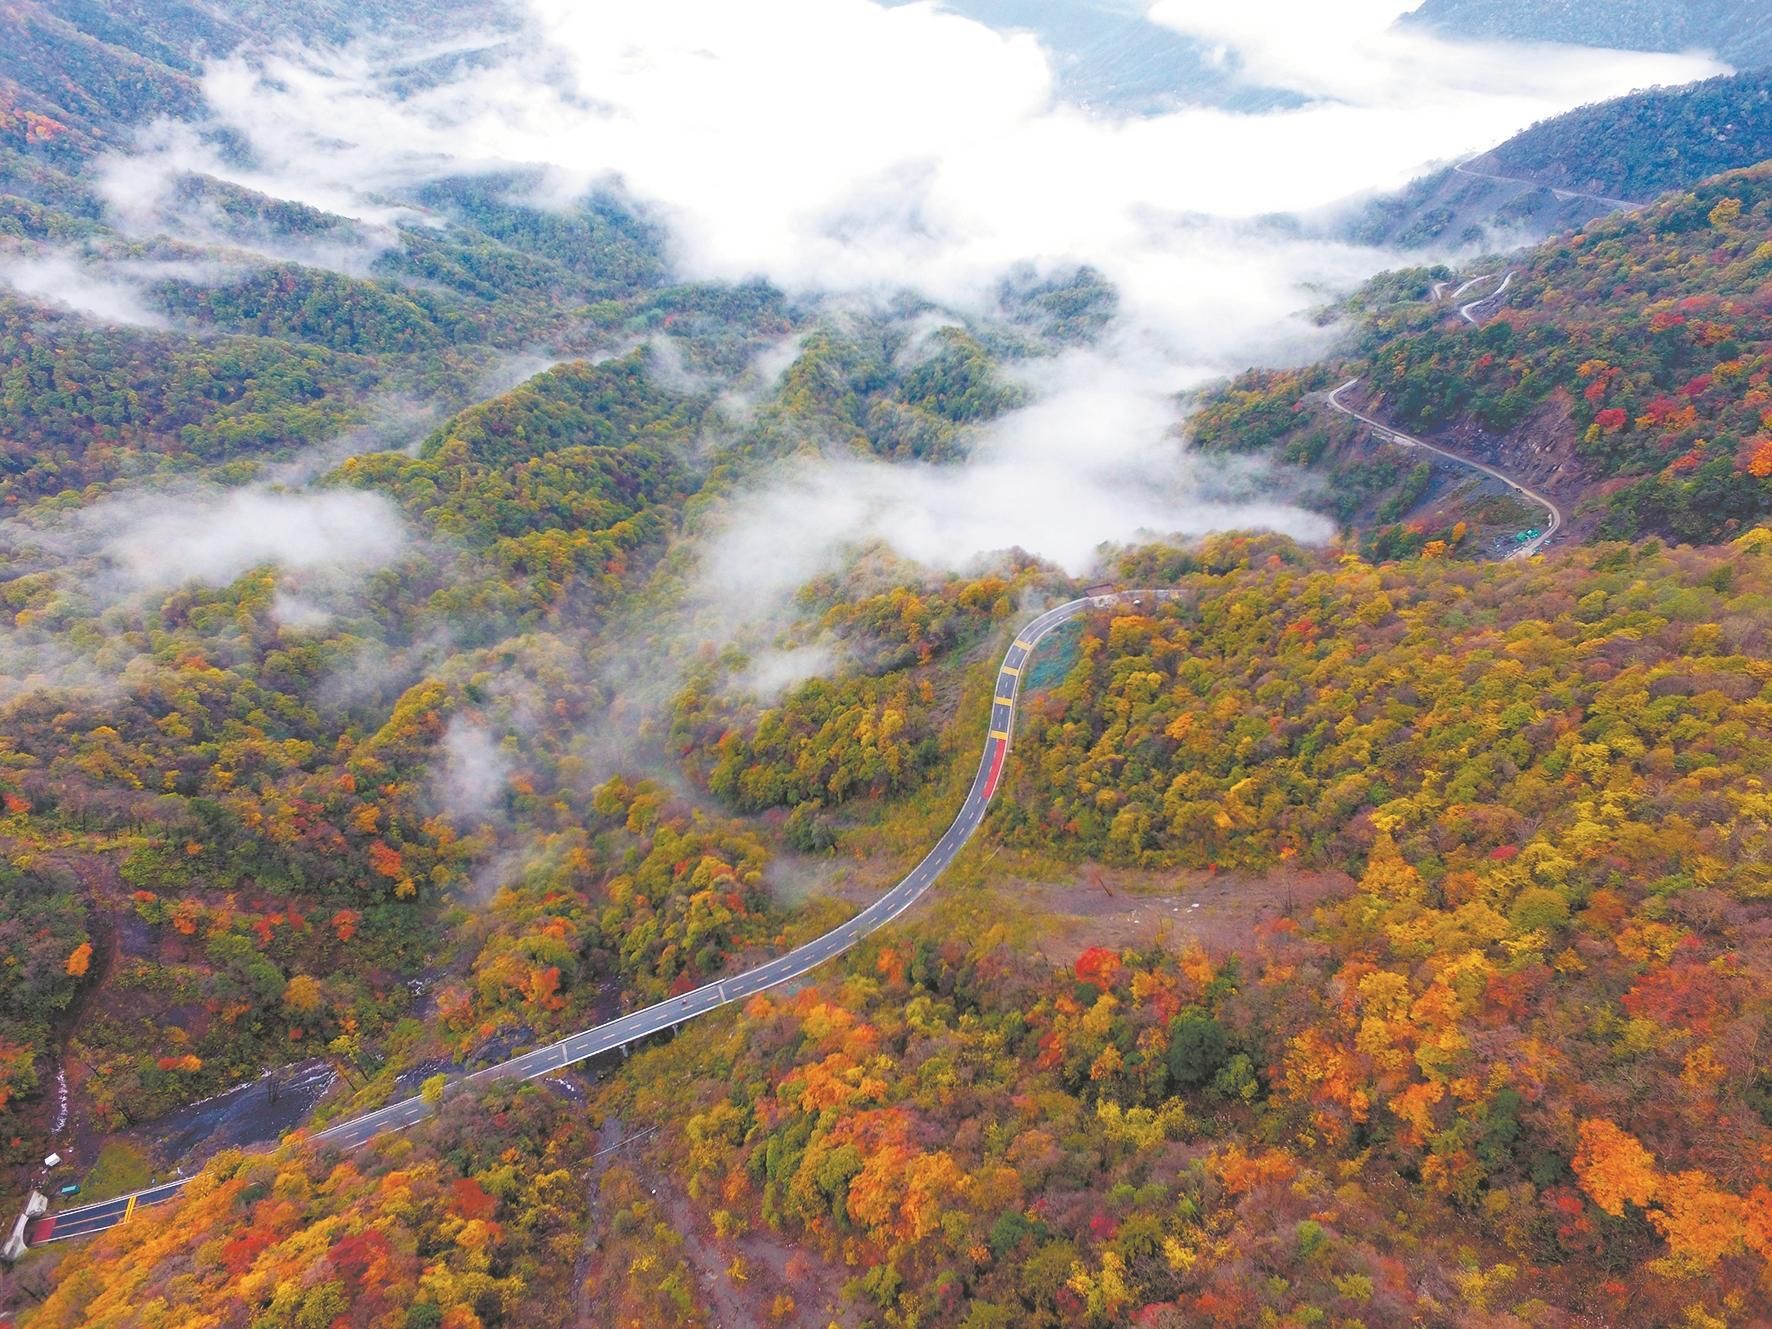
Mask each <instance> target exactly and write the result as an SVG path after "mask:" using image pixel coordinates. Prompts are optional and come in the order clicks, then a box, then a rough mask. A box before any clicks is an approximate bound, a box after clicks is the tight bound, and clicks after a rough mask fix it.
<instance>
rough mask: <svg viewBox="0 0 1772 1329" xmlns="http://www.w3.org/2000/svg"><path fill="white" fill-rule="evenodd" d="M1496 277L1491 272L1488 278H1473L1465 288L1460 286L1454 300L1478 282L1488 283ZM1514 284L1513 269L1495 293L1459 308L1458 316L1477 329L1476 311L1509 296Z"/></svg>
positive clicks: (1508, 272) (1491, 292) (1502, 280)
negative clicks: (1508, 290)
mask: <svg viewBox="0 0 1772 1329" xmlns="http://www.w3.org/2000/svg"><path fill="white" fill-rule="evenodd" d="M1494 275H1495V274H1494V273H1493V272H1491V273H1489V274H1488V275H1487V276H1484V277H1472V278H1471V279H1470V280H1469V281H1467V282H1466V283H1465V284H1464V285H1463V286H1460V287H1459V288H1458V289H1457V290H1456V291H1454V292H1453V293H1452V298H1453V299H1454V300H1456V299H1457V298H1458V297H1459V296H1461V295H1463V294H1464V293H1465V292H1466V291H1468V290H1469V289H1470V288H1471V287H1473V286H1475V285H1476V284H1477V283H1478V282H1480V281H1488V280H1489V278H1490V277H1493V276H1494ZM1513 284H1514V270H1513V269H1512V268H1509V269H1508V270H1507V272H1506V273H1505V274H1504V275H1503V276H1502V278H1501V285H1499V286H1497V287H1496V288H1495V289H1494V290H1493V291H1490V292H1489V294H1488V295H1485V296H1482V297H1480V298H1478V299H1476V300H1472V301H1471V302H1470V303H1469V304H1463V305H1460V306H1458V316H1459V317H1460V318H1462V319H1463V320H1464V321H1465V322H1466V323H1469V324H1470V325H1471V326H1472V327H1475V326H1476V325H1477V314H1476V311H1477V310H1478V309H1480V308H1481V307H1482V306H1484V305H1486V304H1488V303H1489V302H1490V301H1491V300H1499V299H1501V297H1502V296H1503V295H1505V294H1507V288H1508V287H1510V286H1512V285H1513Z"/></svg>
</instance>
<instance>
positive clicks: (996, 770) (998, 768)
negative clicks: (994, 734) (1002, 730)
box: [984, 738, 1009, 802]
mask: <svg viewBox="0 0 1772 1329" xmlns="http://www.w3.org/2000/svg"><path fill="white" fill-rule="evenodd" d="M991 741H992V742H993V743H995V744H996V745H997V751H996V753H995V754H994V755H993V756H992V757H991V773H990V774H989V775H987V776H986V777H985V781H984V796H985V800H986V801H987V802H988V801H989V800H990V796H991V795H992V794H994V793H996V792H997V777H998V776H999V775H1001V774H1002V773H1003V756H1004V754H1005V753H1007V752H1008V751H1009V744H1008V742H1007V741H1005V740H1004V739H1001V738H994V739H992V740H991Z"/></svg>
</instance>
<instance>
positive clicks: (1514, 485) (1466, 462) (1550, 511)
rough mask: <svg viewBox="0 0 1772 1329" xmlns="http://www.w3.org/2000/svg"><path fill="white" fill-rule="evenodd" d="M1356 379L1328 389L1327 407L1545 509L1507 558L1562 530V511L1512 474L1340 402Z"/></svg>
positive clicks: (1526, 553)
mask: <svg viewBox="0 0 1772 1329" xmlns="http://www.w3.org/2000/svg"><path fill="white" fill-rule="evenodd" d="M1359 381H1360V380H1359V379H1357V378H1350V379H1349V380H1348V381H1347V382H1345V383H1343V384H1342V385H1341V386H1340V387H1339V388H1337V389H1335V391H1334V392H1331V393H1330V394H1329V397H1328V401H1329V407H1330V409H1331V410H1335V411H1340V412H1341V413H1342V414H1343V415H1349V416H1352V417H1353V418H1354V419H1356V420H1358V421H1359V422H1360V423H1361V424H1363V425H1366V426H1367V427H1368V428H1370V429H1371V430H1372V432H1373V433H1374V434H1376V435H1377V436H1378V437H1379V438H1381V439H1383V440H1384V441H1385V442H1386V443H1396V444H1399V445H1401V446H1402V447H1406V448H1421V449H1423V450H1424V451H1427V452H1431V453H1433V454H1434V455H1435V456H1436V457H1444V458H1446V460H1447V461H1454V462H1457V463H1458V464H1459V465H1460V466H1467V467H1469V468H1470V469H1471V470H1473V471H1481V472H1482V473H1483V474H1484V475H1487V476H1490V477H1492V478H1494V479H1496V480H1499V481H1501V483H1502V484H1504V485H1506V486H1507V487H1508V488H1509V489H1512V490H1513V491H1515V492H1516V493H1518V494H1520V495H1521V496H1522V497H1524V498H1525V499H1527V500H1528V501H1529V502H1532V503H1536V504H1538V505H1539V506H1540V507H1542V508H1543V509H1544V511H1545V514H1546V515H1545V523H1544V529H1543V530H1542V531H1540V532H1539V533H1538V534H1537V535H1536V536H1535V537H1533V538H1532V539H1531V540H1528V541H1527V542H1526V543H1525V544H1523V545H1521V546H1520V547H1519V548H1518V549H1516V550H1514V551H1513V553H1511V554H1509V555H1508V557H1509V558H1531V557H1532V555H1534V554H1536V553H1537V552H1538V551H1539V550H1540V549H1543V548H1544V546H1545V543H1546V542H1547V541H1549V539H1550V538H1551V536H1553V535H1555V534H1556V533H1557V531H1558V530H1559V529H1561V527H1562V525H1563V510H1562V509H1561V508H1559V507H1558V506H1557V505H1556V504H1555V503H1553V502H1551V501H1550V500H1549V499H1548V498H1546V497H1545V496H1544V495H1543V494H1541V493H1539V492H1538V491H1537V490H1536V489H1528V488H1527V487H1526V486H1525V485H1523V484H1521V483H1520V482H1519V481H1518V480H1516V479H1514V478H1513V477H1512V476H1510V475H1504V474H1503V473H1502V472H1500V471H1498V470H1496V469H1495V468H1494V467H1493V466H1485V465H1484V464H1483V463H1482V462H1480V461H1472V460H1471V459H1470V458H1469V457H1461V456H1459V455H1458V454H1457V453H1456V452H1448V451H1446V449H1445V448H1442V447H1436V446H1435V445H1434V444H1432V443H1429V442H1428V441H1427V440H1426V439H1420V438H1416V437H1415V436H1414V435H1413V434H1405V433H1404V432H1403V431H1402V430H1400V429H1392V428H1391V427H1390V426H1389V425H1387V424H1385V423H1384V422H1383V421H1382V420H1375V419H1373V418H1372V417H1371V416H1369V415H1366V414H1363V413H1362V412H1360V411H1356V410H1355V409H1354V408H1353V407H1351V406H1344V405H1342V401H1341V394H1342V393H1344V392H1346V391H1347V390H1348V389H1349V388H1351V387H1353V386H1354V384H1356V383H1358V382H1359Z"/></svg>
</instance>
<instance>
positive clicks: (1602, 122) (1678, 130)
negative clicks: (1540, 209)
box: [1467, 69, 1772, 200]
mask: <svg viewBox="0 0 1772 1329" xmlns="http://www.w3.org/2000/svg"><path fill="white" fill-rule="evenodd" d="M1767 158H1772V69H1762V70H1757V71H1752V72H1748V73H1742V74H1733V75H1726V76H1724V77H1721V78H1713V79H1706V80H1705V81H1703V82H1701V83H1692V84H1688V85H1687V86H1685V87H1683V88H1655V89H1651V90H1649V91H1647V92H1637V93H1632V94H1631V95H1630V96H1628V97H1619V98H1616V99H1615V100H1613V101H1609V102H1602V103H1600V104H1599V105H1597V106H1584V107H1581V108H1580V109H1579V110H1575V111H1570V112H1569V113H1568V114H1567V115H1560V116H1557V117H1556V118H1555V119H1552V120H1545V121H1541V122H1540V123H1538V124H1535V125H1533V126H1532V127H1531V128H1530V129H1528V130H1525V131H1524V132H1523V133H1520V134H1516V135H1515V136H1514V137H1513V138H1510V139H1509V140H1508V141H1507V142H1506V143H1503V144H1502V145H1501V146H1500V147H1498V148H1494V149H1492V150H1491V151H1489V152H1487V153H1484V154H1483V155H1482V156H1481V157H1478V158H1476V159H1475V160H1473V161H1471V162H1469V163H1467V165H1468V166H1469V167H1470V168H1471V169H1472V170H1474V171H1487V172H1492V173H1494V174H1496V175H1511V176H1522V177H1525V178H1527V179H1531V180H1535V181H1537V182H1539V183H1541V184H1544V185H1548V186H1550V187H1552V188H1554V189H1566V190H1575V191H1578V192H1580V193H1584V194H1597V195H1602V196H1605V197H1610V198H1628V199H1644V200H1646V199H1650V198H1653V197H1654V196H1655V195H1657V194H1663V193H1666V192H1667V191H1668V190H1670V189H1680V188H1684V187H1685V186H1687V185H1691V184H1693V183H1695V182H1696V181H1698V180H1702V179H1703V178H1705V177H1706V176H1710V175H1716V174H1717V173H1718V172H1721V171H1730V170H1735V169H1737V168H1739V167H1743V166H1752V165H1754V164H1755V163H1757V162H1762V161H1765V160H1766V159H1767Z"/></svg>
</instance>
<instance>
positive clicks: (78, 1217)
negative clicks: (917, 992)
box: [26, 591, 1173, 1246]
mask: <svg viewBox="0 0 1772 1329" xmlns="http://www.w3.org/2000/svg"><path fill="white" fill-rule="evenodd" d="M1171 594H1173V592H1168V591H1121V592H1117V593H1115V594H1111V595H1101V596H1092V597H1087V598H1084V599H1080V600H1071V601H1067V602H1066V603H1064V604H1061V605H1058V606H1056V607H1054V608H1052V609H1048V610H1047V611H1046V612H1045V613H1043V614H1041V615H1040V616H1039V617H1037V618H1035V619H1033V620H1032V621H1031V622H1029V623H1026V624H1024V625H1023V626H1022V628H1021V630H1020V631H1019V632H1017V633H1016V634H1015V640H1014V643H1013V644H1012V645H1011V646H1010V647H1009V649H1008V651H1007V652H1005V654H1004V656H1003V662H1002V664H1001V665H1000V666H999V667H998V669H997V677H996V686H995V692H994V694H993V700H992V702H991V718H990V727H989V729H988V731H987V733H986V737H985V741H984V751H983V752H982V753H981V754H980V756H979V761H978V772H977V774H976V775H974V776H973V778H972V785H971V787H970V788H969V789H968V790H967V793H966V799H965V801H964V802H963V803H961V804H960V811H959V813H958V815H957V816H955V818H954V820H953V823H952V824H951V825H950V826H949V827H948V828H947V831H946V833H945V834H943V835H942V837H941V839H939V840H937V841H936V843H935V846H934V848H932V849H930V851H929V852H928V853H927V854H925V855H924V856H923V860H922V862H920V863H918V864H917V866H916V867H914V868H912V869H911V871H910V873H909V875H907V876H906V877H905V878H904V879H903V880H902V881H900V882H899V883H898V884H897V885H896V886H894V887H893V888H892V889H891V890H889V891H887V892H886V893H885V894H884V895H882V896H881V897H880V898H879V899H877V900H875V901H874V902H873V903H872V904H870V905H868V906H867V908H865V909H863V910H862V911H861V912H860V913H858V914H856V915H855V917H853V918H851V919H850V920H849V921H848V922H846V923H843V924H841V925H839V926H838V927H835V928H833V929H831V930H830V931H829V932H827V933H825V934H824V935H823V936H821V937H816V938H814V939H813V940H811V941H809V942H806V943H805V944H804V945H801V946H797V947H795V948H794V949H793V950H791V951H789V952H787V953H786V954H785V955H780V956H777V957H776V958H775V959H773V960H768V961H765V962H764V963H763V964H760V965H757V966H756V967H755V968H752V969H747V970H745V971H744V972H743V973H739V974H733V975H732V976H730V977H728V978H720V979H716V980H715V981H714V982H712V983H704V984H703V985H702V986H700V987H698V988H696V989H694V990H693V991H691V992H687V993H685V994H683V995H682V996H678V997H671V998H669V999H668V1000H665V1001H661V1002H656V1003H654V1004H653V1005H651V1006H647V1007H645V1008H643V1009H641V1010H637V1011H632V1012H630V1013H629V1014H627V1015H623V1016H620V1017H618V1018H616V1019H614V1020H610V1021H608V1022H607V1023H604V1024H600V1025H596V1026H594V1027H592V1028H589V1029H583V1030H580V1031H579V1032H578V1033H575V1034H569V1035H568V1036H567V1037H565V1038H562V1039H560V1040H559V1041H558V1042H554V1043H549V1044H547V1045H546V1046H545V1047H539V1048H536V1049H534V1050H533V1051H530V1052H525V1053H523V1054H522V1055H520V1056H516V1057H512V1058H511V1059H510V1060H508V1061H503V1062H500V1063H499V1064H498V1065H496V1066H488V1067H487V1068H486V1069H484V1070H480V1071H475V1072H474V1073H473V1074H471V1075H465V1076H462V1077H460V1078H459V1079H456V1080H454V1081H452V1082H451V1083H450V1084H448V1085H447V1086H446V1088H445V1090H444V1093H445V1095H454V1094H458V1093H463V1092H465V1091H467V1090H468V1089H470V1088H472V1087H473V1086H475V1085H479V1084H484V1083H487V1082H489V1081H492V1080H510V1079H518V1080H533V1079H535V1078H537V1077H538V1076H543V1075H548V1074H550V1073H552V1072H554V1071H557V1070H561V1069H563V1068H564V1067H567V1066H571V1065H573V1064H575V1063H576V1062H580V1061H584V1060H586V1059H588V1058H590V1057H595V1056H597V1055H599V1054H600V1053H604V1052H612V1051H614V1050H616V1049H618V1048H625V1047H626V1046H628V1044H630V1043H634V1042H637V1041H639V1040H640V1039H643V1038H647V1037H649V1036H651V1035H653V1034H657V1033H661V1032H662V1031H664V1030H666V1029H670V1028H674V1027H675V1026H677V1025H680V1024H683V1023H684V1022H686V1021H689V1020H693V1019H695V1018H696V1017H697V1016H701V1015H706V1014H708V1012H710V1011H715V1010H718V1009H719V1008H720V1007H722V1006H728V1005H731V1004H732V1003H733V1002H737V1001H744V1000H745V999H746V998H748V997H752V996H755V995H756V994H757V993H759V992H762V991H764V990H765V989H767V988H772V987H775V986H777V985H779V984H781V983H786V982H788V981H789V980H791V979H795V978H799V977H800V976H801V975H803V974H806V973H808V972H810V971H811V970H813V969H816V968H817V967H818V966H819V965H821V964H823V963H824V962H825V961H827V960H830V959H834V958H835V957H836V956H839V955H841V954H843V952H844V951H847V950H848V949H849V948H850V947H852V946H854V945H855V944H856V943H857V942H859V941H860V940H861V939H862V938H864V937H866V936H867V935H868V934H869V933H871V932H874V931H876V930H877V929H879V928H882V927H884V926H885V925H886V924H888V923H890V922H891V921H892V920H893V919H895V918H897V917H898V916H899V915H900V914H902V913H903V912H904V911H905V910H906V909H909V908H910V907H911V905H913V904H915V903H916V901H917V900H918V899H919V898H920V897H921V896H922V895H923V893H924V892H925V891H927V890H928V889H929V888H930V887H931V886H932V885H934V884H935V879H936V878H937V877H939V876H940V875H941V874H942V872H943V871H944V870H945V869H946V868H947V866H948V865H949V864H950V863H952V862H953V861H954V858H955V857H956V856H957V855H958V854H959V852H960V850H961V849H962V848H964V847H965V845H966V842H967V841H968V840H970V839H971V838H972V836H973V834H974V833H975V832H976V831H977V830H978V827H979V823H980V822H982V821H983V820H984V814H985V811H986V809H987V808H988V807H989V806H990V801H991V797H992V796H993V795H994V794H995V793H996V792H997V783H998V781H999V780H1000V779H1001V777H1002V774H1003V763H1004V760H1005V758H1007V756H1008V755H1009V737H1010V733H1011V731H1012V729H1013V728H1014V724H1015V705H1016V700H1017V698H1018V697H1019V695H1020V692H1021V674H1022V670H1023V669H1024V668H1025V667H1026V666H1027V662H1028V659H1029V657H1030V656H1031V655H1032V654H1033V651H1034V647H1035V646H1036V645H1037V644H1038V643H1039V641H1040V639H1041V638H1042V637H1044V636H1045V635H1046V634H1047V633H1049V632H1051V631H1052V630H1053V629H1054V628H1056V627H1058V626H1059V625H1060V624H1062V623H1065V622H1067V621H1068V620H1070V619H1072V618H1074V617H1076V616H1077V615H1078V614H1080V613H1082V612H1083V611H1084V610H1085V609H1089V608H1096V607H1106V606H1108V605H1110V604H1112V603H1113V602H1115V601H1116V600H1118V601H1128V600H1129V601H1131V602H1132V603H1134V604H1138V603H1140V602H1142V601H1143V600H1146V599H1148V600H1152V601H1156V600H1161V599H1165V598H1167V597H1168V596H1169V595H1171ZM432 1110H433V1109H432V1106H431V1104H429V1103H427V1102H426V1101H425V1100H424V1098H423V1097H422V1096H414V1097H412V1098H403V1099H401V1100H400V1101H398V1102H396V1103H390V1104H388V1105H387V1106H386V1107H383V1108H377V1109H376V1110H375V1111H373V1112H366V1113H364V1114H363V1115H361V1116H358V1117H352V1118H351V1119H350V1120H348V1121H341V1122H339V1123H337V1124H336V1125H333V1126H328V1127H326V1128H325V1129H324V1130H320V1131H316V1132H314V1134H313V1135H312V1137H311V1138H312V1139H314V1140H317V1141H322V1142H324V1143H326V1144H330V1145H334V1146H336V1147H338V1148H340V1149H354V1148H356V1147H357V1146H358V1145H361V1144H363V1143H365V1142H366V1141H369V1140H372V1139H374V1138H375V1137H376V1136H378V1135H381V1134H383V1133H385V1132H387V1131H397V1130H404V1129H405V1128H406V1127H408V1126H411V1125H413V1124H414V1123H416V1122H419V1121H423V1120H424V1119H425V1118H426V1117H428V1116H429V1115H430V1114H431V1112H432ZM186 1180H188V1178H180V1179H177V1180H174V1181H168V1182H162V1183H160V1184H159V1185H157V1186H154V1187H151V1188H149V1189H148V1190H144V1191H137V1192H136V1193H134V1194H133V1195H123V1196H119V1197H117V1198H116V1199H114V1200H105V1201H102V1202H100V1203H97V1204H88V1205H82V1206H80V1207H78V1208H73V1209H64V1210H61V1211H60V1212H59V1213H53V1214H48V1215H46V1216H44V1217H42V1218H40V1219H37V1220H35V1221H34V1222H33V1223H32V1224H31V1225H30V1226H29V1227H28V1228H27V1231H26V1242H27V1244H28V1245H32V1246H40V1245H43V1244H44V1243H46V1242H55V1241H66V1240H68V1239H69V1238H72V1237H85V1236H90V1235H92V1234H93V1233H95V1232H103V1231H104V1230H105V1229H107V1228H112V1227H115V1226H117V1225H118V1224H119V1223H122V1222H124V1221H125V1220H127V1219H129V1218H131V1217H133V1216H134V1215H135V1213H136V1212H137V1211H138V1210H140V1209H144V1208H148V1207H151V1206H153V1205H157V1204H162V1203H164V1202H165V1201H167V1200H170V1199H172V1198H174V1197H175V1196H176V1195H177V1194H178V1193H179V1192H180V1191H181V1190H182V1189H183V1187H184V1185H185V1182H186Z"/></svg>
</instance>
